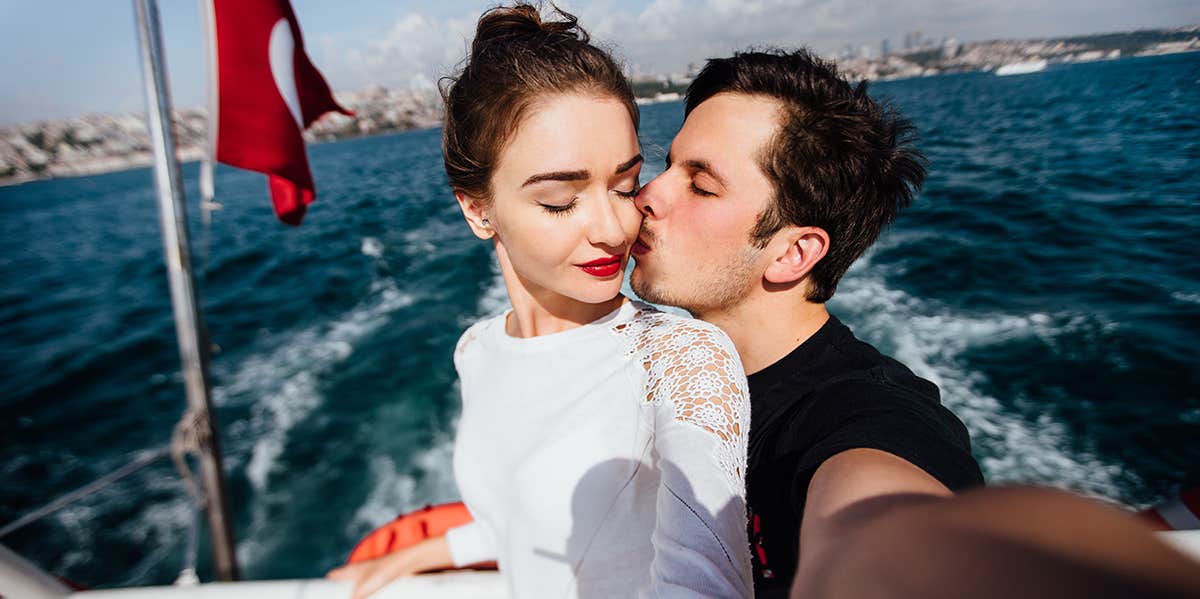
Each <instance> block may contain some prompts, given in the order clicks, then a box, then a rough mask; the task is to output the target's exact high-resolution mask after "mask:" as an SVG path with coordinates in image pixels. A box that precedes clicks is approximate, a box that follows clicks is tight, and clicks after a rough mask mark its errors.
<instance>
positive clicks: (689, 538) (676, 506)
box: [647, 322, 753, 597]
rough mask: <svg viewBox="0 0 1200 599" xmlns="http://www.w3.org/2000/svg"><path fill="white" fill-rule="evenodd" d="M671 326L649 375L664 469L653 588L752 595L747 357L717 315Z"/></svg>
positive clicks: (679, 593)
mask: <svg viewBox="0 0 1200 599" xmlns="http://www.w3.org/2000/svg"><path fill="white" fill-rule="evenodd" d="M667 335H668V336H669V337H667V338H660V339H659V343H657V344H656V345H657V348H656V355H655V356H654V358H653V359H652V360H651V361H650V364H651V365H650V366H649V369H650V372H649V373H648V379H647V400H649V401H651V402H652V403H653V404H654V409H655V432H654V450H655V453H656V455H657V458H658V459H657V465H658V467H659V469H660V473H661V479H660V483H659V488H658V492H657V498H656V504H655V505H656V514H657V516H656V521H655V527H654V531H653V532H652V534H651V542H652V545H653V546H654V558H653V561H652V563H651V565H650V569H651V588H650V589H649V592H650V595H651V596H654V597H749V596H751V594H752V593H753V589H752V578H751V570H750V556H749V551H748V549H747V548H748V542H747V538H746V503H745V482H744V480H743V477H744V473H745V467H746V443H747V435H748V433H749V427H750V403H749V394H748V392H747V389H746V380H745V374H744V373H743V371H742V365H741V360H740V359H739V358H738V356H737V351H736V350H735V349H734V347H733V344H732V342H730V341H729V339H728V337H726V336H725V334H724V333H722V332H721V331H720V330H719V329H716V328H715V327H711V325H704V324H703V323H697V322H685V323H682V324H681V325H680V326H676V327H673V329H672V330H671V332H670V333H667Z"/></svg>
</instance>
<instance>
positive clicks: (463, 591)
mask: <svg viewBox="0 0 1200 599" xmlns="http://www.w3.org/2000/svg"><path fill="white" fill-rule="evenodd" d="M1161 536H1162V538H1163V539H1164V540H1165V541H1167V542H1168V543H1170V544H1171V545H1173V546H1174V547H1176V548H1177V549H1179V550H1180V551H1182V552H1183V553H1185V554H1188V555H1189V556H1191V557H1192V558H1194V559H1196V560H1197V562H1200V530H1189V531H1178V532H1167V533H1161ZM350 591H351V584H350V583H348V582H334V581H331V580H324V579H310V580H269V581H254V582H229V583H221V582H216V583H207V584H200V585H194V586H160V587H140V588H129V589H105V590H98V591H71V590H70V589H68V588H67V587H65V586H63V584H62V583H61V582H59V581H58V580H57V579H55V578H53V577H51V576H49V575H48V574H46V573H45V572H42V571H41V570H39V569H37V567H36V566H34V565H33V564H30V563H29V562H27V561H25V560H24V559H22V558H20V557H19V556H17V555H16V554H14V553H12V552H11V551H9V550H8V549H6V548H4V547H3V546H0V596H2V597H4V598H5V599H150V598H151V597H162V598H164V599H349V598H350ZM446 597H454V598H456V599H507V598H508V592H507V589H506V588H505V585H504V583H503V581H502V580H501V579H500V575H499V574H498V573H496V572H494V571H493V572H448V573H443V574H424V575H421V576H414V577H411V578H403V579H400V580H397V581H396V582H394V583H392V584H391V585H389V586H388V587H386V588H384V589H383V590H381V591H379V592H378V593H376V594H375V595H374V596H372V599H431V598H446Z"/></svg>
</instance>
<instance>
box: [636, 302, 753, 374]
mask: <svg viewBox="0 0 1200 599" xmlns="http://www.w3.org/2000/svg"><path fill="white" fill-rule="evenodd" d="M633 307H634V309H635V311H634V314H633V316H632V317H631V318H630V319H629V320H626V321H624V322H621V323H619V324H617V325H614V327H613V329H614V330H615V331H616V332H617V333H618V334H620V335H621V336H622V337H623V338H624V341H625V343H626V352H627V353H631V354H643V353H648V354H652V355H655V356H656V357H658V358H660V359H661V358H662V357H667V356H671V355H679V356H687V355H689V354H691V353H693V350H698V349H709V350H721V351H722V352H724V353H727V354H729V355H730V356H732V358H733V359H734V360H735V361H738V363H739V364H740V359H739V358H738V356H737V349H735V348H734V345H733V341H731V340H730V339H729V336H728V335H726V334H725V332H724V331H722V330H721V329H720V328H718V327H717V326H716V325H713V324H709V323H707V322H704V321H702V320H696V319H695V318H691V317H689V316H684V315H681V314H674V313H671V312H665V311H663V310H660V309H658V308H656V307H654V306H651V305H650V304H647V303H644V302H641V301H634V302H633ZM695 357H700V356H698V355H697V356H695Z"/></svg>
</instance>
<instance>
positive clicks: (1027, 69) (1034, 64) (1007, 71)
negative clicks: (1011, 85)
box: [996, 58, 1050, 77]
mask: <svg viewBox="0 0 1200 599" xmlns="http://www.w3.org/2000/svg"><path fill="white" fill-rule="evenodd" d="M1048 64H1050V63H1048V62H1047V61H1046V59H1045V58H1039V59H1038V60H1023V61H1021V62H1010V63H1008V64H1006V65H1002V66H1000V67H999V68H997V69H996V74H997V75H999V76H1001V77H1004V76H1006V75H1026V74H1029V73H1036V72H1038V71H1044V70H1046V66H1047V65H1048Z"/></svg>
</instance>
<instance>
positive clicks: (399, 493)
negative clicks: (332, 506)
mask: <svg viewBox="0 0 1200 599" xmlns="http://www.w3.org/2000/svg"><path fill="white" fill-rule="evenodd" d="M454 393H455V394H456V395H457V393H458V385H457V383H456V384H455V390H454ZM453 457H454V435H453V431H451V432H450V433H448V434H444V435H438V437H437V439H436V441H435V442H434V443H433V444H432V445H431V446H430V447H429V448H428V449H426V450H423V451H419V452H417V453H416V454H413V455H412V456H411V458H410V464H409V467H407V468H399V467H397V465H396V462H395V460H394V459H393V458H392V457H391V456H387V455H377V456H374V457H372V458H371V479H372V480H373V481H374V485H373V486H372V488H371V491H370V492H369V493H368V494H367V499H366V501H365V502H363V504H362V505H361V506H359V508H358V510H356V511H355V513H354V517H353V518H352V520H351V522H350V523H349V525H348V526H347V532H348V533H350V534H353V533H354V532H357V531H360V530H362V528H371V529H374V528H376V527H378V526H380V525H382V524H384V523H385V522H389V521H391V520H392V519H393V518H395V517H396V516H397V515H398V514H401V513H404V512H408V511H411V510H414V509H417V508H419V507H421V506H423V505H426V504H437V503H444V502H447V501H454V500H456V499H458V497H459V494H458V486H457V485H456V484H455V483H454V472H453V468H452V466H451V464H452V461H453ZM414 469H415V470H417V471H418V473H419V474H415V475H414V474H412V471H413V470H414Z"/></svg>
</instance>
